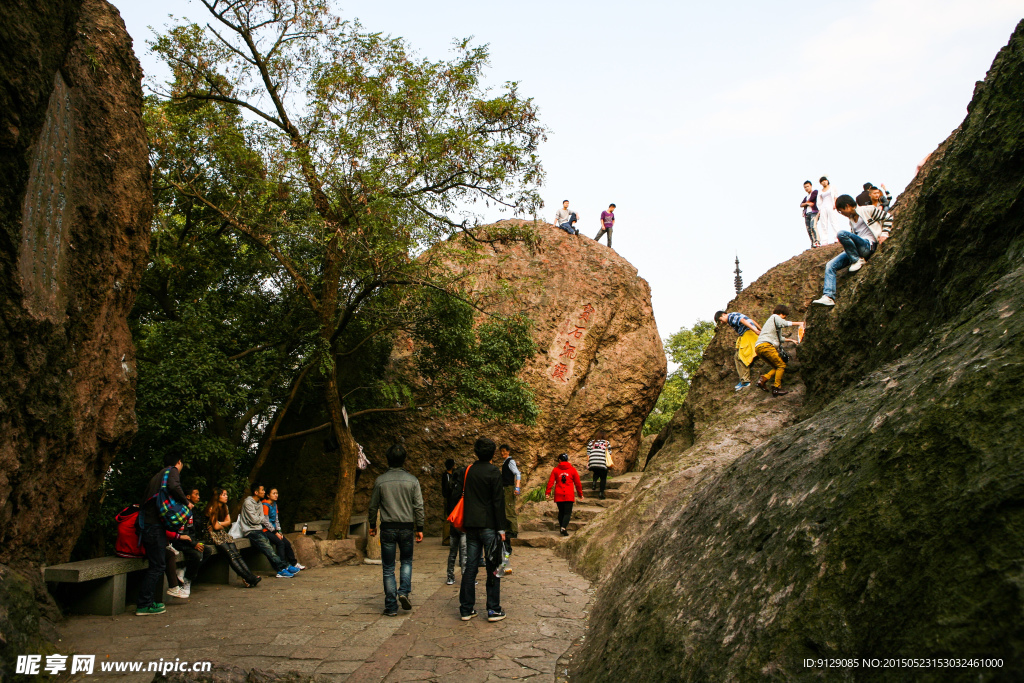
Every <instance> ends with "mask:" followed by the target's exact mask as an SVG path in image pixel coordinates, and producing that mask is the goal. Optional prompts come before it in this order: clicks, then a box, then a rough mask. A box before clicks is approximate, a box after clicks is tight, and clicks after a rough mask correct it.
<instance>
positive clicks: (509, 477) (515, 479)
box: [498, 443, 522, 574]
mask: <svg viewBox="0 0 1024 683" xmlns="http://www.w3.org/2000/svg"><path fill="white" fill-rule="evenodd" d="M498 454H499V455H501V457H502V463H501V485H502V488H503V489H504V490H505V519H506V520H508V526H507V527H505V552H506V553H508V554H509V555H511V554H512V539H513V538H515V537H516V536H518V535H519V514H518V513H517V512H516V496H518V495H519V493H520V491H521V489H520V484H521V483H522V475H520V474H519V467H518V466H517V465H516V461H515V460H514V459H513V458H512V447H511V446H509V445H508V444H507V443H503V444H501V447H500V448H498ZM505 573H506V574H511V573H512V568H511V567H509V566H507V565H506V567H505Z"/></svg>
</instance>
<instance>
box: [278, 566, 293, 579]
mask: <svg viewBox="0 0 1024 683" xmlns="http://www.w3.org/2000/svg"><path fill="white" fill-rule="evenodd" d="M293 576H295V574H292V573H291V572H290V571H288V569H287V568H285V569H282V570H281V571H279V572H278V573H277V578H279V579H290V578H292V577H293Z"/></svg>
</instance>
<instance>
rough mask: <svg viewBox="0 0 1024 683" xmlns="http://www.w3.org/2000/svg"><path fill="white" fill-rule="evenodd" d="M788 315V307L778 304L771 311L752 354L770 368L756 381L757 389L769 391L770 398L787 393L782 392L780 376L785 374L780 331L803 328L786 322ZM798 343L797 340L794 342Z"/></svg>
mask: <svg viewBox="0 0 1024 683" xmlns="http://www.w3.org/2000/svg"><path fill="white" fill-rule="evenodd" d="M788 315H789V306H786V305H784V304H779V305H778V306H776V307H775V310H774V311H772V316H771V317H770V318H768V320H767V321H766V322H765V324H764V327H762V328H761V334H760V335H759V336H758V338H757V345H756V346H755V347H754V352H755V353H757V355H758V357H759V358H761V359H762V360H764V361H765V362H766V363H768V365H770V366H771V367H772V369H771V370H769V371H768V372H767V373H765V374H764V375H761V379H759V380H757V388H758V389H762V390H764V391H771V393H772V396H785V395H786V394H788V393H789V392H788V391H783V390H782V375H783V374H784V373H785V372H786V361H785V360H784V359H783V354H785V351H783V350H782V329H783V328H785V327H793V326H794V325H796V326H798V327H800V329H803V328H804V323H802V322H790V321H788V320H786V317H787V316H788ZM796 341H797V342H799V339H797V340H796ZM773 377H774V378H775V384H774V386H772V387H771V389H769V388H768V382H770V381H771V380H772V378H773Z"/></svg>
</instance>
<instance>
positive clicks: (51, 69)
mask: <svg viewBox="0 0 1024 683" xmlns="http://www.w3.org/2000/svg"><path fill="white" fill-rule="evenodd" d="M0 42H2V43H3V45H4V49H3V50H0V323H2V327H3V332H2V333H0V378H2V379H0V433H2V434H3V439H2V440H0V563H3V564H6V565H10V566H12V567H13V568H15V569H17V570H19V571H22V572H23V574H24V576H26V577H27V578H28V580H29V581H30V582H33V583H35V584H38V583H39V582H40V579H39V571H38V566H37V565H38V564H39V563H44V562H45V563H55V562H61V561H64V560H66V559H67V558H68V555H69V553H70V551H71V547H72V545H73V544H74V543H75V540H76V539H77V538H78V536H79V533H80V532H81V529H82V525H83V523H84V521H85V516H86V510H87V507H88V505H89V502H90V500H91V497H90V496H89V495H87V494H88V493H90V492H93V491H96V490H98V489H99V487H100V483H101V481H102V479H103V476H104V474H105V473H106V472H107V469H108V468H109V466H110V463H111V460H112V458H113V456H114V454H115V452H116V451H117V450H118V449H119V448H120V447H121V446H122V445H123V444H124V443H125V441H126V439H128V438H130V437H131V435H132V434H133V433H134V430H135V414H134V405H135V393H134V389H135V387H134V383H135V377H134V365H135V362H134V350H133V346H132V341H131V336H130V334H129V330H128V325H127V316H128V312H129V310H130V309H131V307H132V304H133V302H134V300H135V293H136V290H137V288H138V285H139V280H140V276H141V273H142V269H143V267H144V266H145V262H146V254H147V248H148V243H149V242H148V240H149V220H150V216H151V211H152V208H151V202H152V197H151V193H150V176H149V166H148V147H147V144H146V133H145V128H144V126H143V122H142V88H141V78H142V71H141V69H140V67H139V63H138V61H137V60H136V58H135V55H134V54H133V53H132V41H131V39H130V38H129V37H128V34H127V32H126V31H125V28H124V24H123V22H122V21H121V18H120V16H119V15H118V13H117V10H115V9H114V8H113V7H112V6H111V5H109V4H108V3H106V2H104V1H103V0H39V1H36V0H10V1H9V2H4V3H3V4H2V5H0ZM0 577H3V578H0V592H3V591H5V590H6V586H15V585H16V584H14V583H12V579H11V575H10V573H8V572H7V571H6V570H3V571H0ZM19 590H21V589H19ZM21 592H22V593H23V592H24V591H21ZM38 595H40V596H45V591H38ZM44 599H45V598H44ZM7 602H8V601H7V600H5V599H4V598H3V597H0V604H6V603H7ZM44 607H46V606H44ZM44 611H45V610H44ZM17 638H18V633H17V629H16V630H15V631H14V632H7V631H6V630H5V632H4V634H3V638H2V639H0V642H2V640H6V642H7V644H8V649H9V648H10V647H11V646H13V644H14V643H15V642H16V641H17ZM6 651H7V650H5V652H6Z"/></svg>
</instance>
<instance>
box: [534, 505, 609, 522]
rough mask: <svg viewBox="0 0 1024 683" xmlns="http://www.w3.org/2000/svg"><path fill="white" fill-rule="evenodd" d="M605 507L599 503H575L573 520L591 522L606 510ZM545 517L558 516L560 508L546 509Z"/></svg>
mask: <svg viewBox="0 0 1024 683" xmlns="http://www.w3.org/2000/svg"><path fill="white" fill-rule="evenodd" d="M604 510H605V508H603V507H601V506H599V505H574V506H573V508H572V519H573V521H577V520H578V521H580V522H589V521H590V520H592V519H594V517H596V516H598V515H599V514H601V513H602V512H604ZM544 516H545V517H551V518H557V517H558V508H551V509H550V510H545V511H544Z"/></svg>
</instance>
